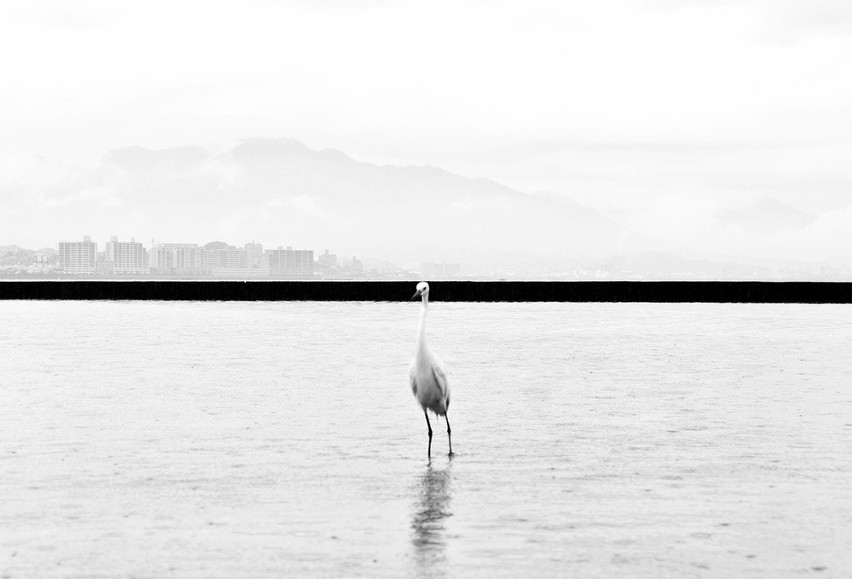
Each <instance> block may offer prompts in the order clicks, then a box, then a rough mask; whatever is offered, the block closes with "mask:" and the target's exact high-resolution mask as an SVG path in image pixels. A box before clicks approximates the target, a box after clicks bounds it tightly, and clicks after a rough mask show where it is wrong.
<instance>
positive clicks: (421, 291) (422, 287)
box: [411, 281, 429, 299]
mask: <svg viewBox="0 0 852 579" xmlns="http://www.w3.org/2000/svg"><path fill="white" fill-rule="evenodd" d="M422 295H426V296H428V295H429V284H428V283H426V282H425V281H421V282H420V283H419V284H417V291H416V292H414V295H413V296H411V299H414V298H416V297H418V296H422Z"/></svg>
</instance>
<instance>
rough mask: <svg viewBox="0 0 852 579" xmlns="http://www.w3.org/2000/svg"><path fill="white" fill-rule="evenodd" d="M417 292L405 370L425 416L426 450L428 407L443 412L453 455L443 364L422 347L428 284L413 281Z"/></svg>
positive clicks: (439, 412)
mask: <svg viewBox="0 0 852 579" xmlns="http://www.w3.org/2000/svg"><path fill="white" fill-rule="evenodd" d="M417 296H420V298H421V300H422V302H423V305H422V307H421V309H420V328H419V330H418V333H417V346H416V349H415V351H414V360H412V362H411V368H410V369H409V371H408V375H409V378H410V379H411V392H412V393H413V394H414V397H415V398H417V401H418V402H419V403H420V406H421V407H422V408H423V415H424V416H425V417H426V426H427V428H429V447H428V450H427V452H426V454H427V456H428V457H430V458H431V457H432V425H431V424H430V423H429V414H428V413H427V412H426V410H427V409H428V410H431V411H432V412H434V413H435V415H436V416H443V417H444V419H445V420H446V421H447V438H448V439H449V442H450V456H452V455H453V439H452V435H451V431H450V420H449V419H448V418H447V408H449V407H450V383H449V381H448V380H447V372H446V370H444V365H443V364H442V363H441V361H440V360H438V358H436V357H435V355H434V354H433V353H432V352H431V351H429V348H427V347H426V312H427V310H428V309H429V284H428V283H426V282H425V281H421V282H420V283H419V284H417V291H416V292H415V294H414V295H413V296H411V299H414V298H416V297H417Z"/></svg>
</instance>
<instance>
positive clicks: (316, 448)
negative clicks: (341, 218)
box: [0, 302, 852, 578]
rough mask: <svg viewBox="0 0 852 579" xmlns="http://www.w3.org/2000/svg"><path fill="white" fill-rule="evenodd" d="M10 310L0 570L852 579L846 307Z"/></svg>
mask: <svg viewBox="0 0 852 579" xmlns="http://www.w3.org/2000/svg"><path fill="white" fill-rule="evenodd" d="M418 307H419V306H418V304H416V303H404V304H396V303H329V302H324V303H293V302H280V303H170V302H0V392H2V395H3V403H2V405H0V497H3V500H2V501H0V576H9V577H30V576H46V577H50V576H57V577H58V576H63V577H64V576H87V577H123V576H124V577H129V576H133V577H210V576H219V577H234V576H246V577H280V576H296V575H302V576H304V575H311V576H389V577H390V576H400V575H418V576H465V577H469V576H481V577H491V576H533V575H537V576H574V577H584V576H631V577H649V578H650V577H660V576H677V577H692V576H694V577H705V576H714V577H727V576H732V575H736V576H756V577H757V576H760V577H784V576H796V577H798V576H799V575H801V574H803V573H807V574H816V575H823V576H849V574H850V573H852V555H850V550H849V549H848V542H849V537H850V536H852V490H850V488H852V485H850V480H852V478H850V477H851V476H852V453H850V449H852V388H850V387H852V384H850V378H852V358H850V355H849V351H850V350H849V349H850V344H852V308H850V307H849V306H832V305H820V306H806V305H755V304H751V305H747V304H718V305H717V304H460V303H434V304H432V306H431V308H430V314H429V327H428V342H429V344H430V346H431V347H432V349H433V350H434V351H435V352H436V353H437V354H438V355H439V356H440V357H441V358H442V359H443V361H444V363H445V365H446V366H447V368H448V370H449V374H450V381H451V387H452V404H451V406H450V412H449V416H450V420H451V423H452V427H453V447H454V450H455V451H456V453H457V454H456V456H454V457H452V458H450V457H448V456H447V454H446V453H447V435H446V425H445V424H444V422H443V421H442V420H438V419H435V418H432V425H433V428H434V430H435V437H434V440H433V444H432V450H433V458H432V460H431V461H428V460H427V459H426V443H427V435H426V424H425V419H424V418H423V415H422V413H421V411H420V409H419V407H418V406H417V405H416V403H415V401H414V398H413V397H412V396H411V392H410V389H409V386H408V378H407V368H408V364H409V362H410V360H411V356H412V353H413V345H414V339H415V333H416V324H417V317H418V309H417V308H418Z"/></svg>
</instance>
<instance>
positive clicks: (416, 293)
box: [411, 290, 420, 300]
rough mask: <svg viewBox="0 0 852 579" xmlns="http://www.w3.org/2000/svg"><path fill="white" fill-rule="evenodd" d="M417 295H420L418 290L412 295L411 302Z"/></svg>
mask: <svg viewBox="0 0 852 579" xmlns="http://www.w3.org/2000/svg"><path fill="white" fill-rule="evenodd" d="M419 295H420V290H417V291H416V292H414V295H413V296H411V299H412V300H413V299H414V298H416V297H417V296H419Z"/></svg>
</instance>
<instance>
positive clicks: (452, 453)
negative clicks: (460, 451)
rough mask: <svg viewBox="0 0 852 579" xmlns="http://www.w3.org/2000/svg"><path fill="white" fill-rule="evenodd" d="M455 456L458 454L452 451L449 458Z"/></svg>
mask: <svg viewBox="0 0 852 579" xmlns="http://www.w3.org/2000/svg"><path fill="white" fill-rule="evenodd" d="M455 455H456V453H455V452H453V451H452V450H451V451H450V453H449V454H448V455H447V456H455Z"/></svg>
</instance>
